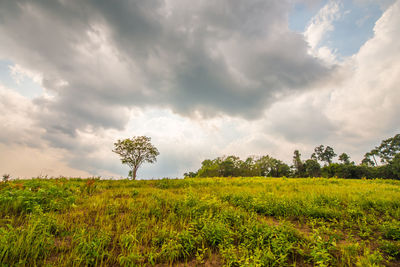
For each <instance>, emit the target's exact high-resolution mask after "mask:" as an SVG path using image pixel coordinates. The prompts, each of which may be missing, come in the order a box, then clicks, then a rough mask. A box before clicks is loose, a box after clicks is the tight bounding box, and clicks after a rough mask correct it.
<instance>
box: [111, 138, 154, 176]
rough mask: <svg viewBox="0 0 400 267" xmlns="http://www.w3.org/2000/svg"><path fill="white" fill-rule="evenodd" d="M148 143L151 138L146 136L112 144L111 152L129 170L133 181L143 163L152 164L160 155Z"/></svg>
mask: <svg viewBox="0 0 400 267" xmlns="http://www.w3.org/2000/svg"><path fill="white" fill-rule="evenodd" d="M150 141H151V138H150V137H147V136H134V137H133V138H131V139H129V138H127V139H124V140H118V141H117V142H116V143H114V150H113V152H115V153H117V154H118V155H119V156H120V157H121V161H122V163H123V164H127V165H128V166H129V167H130V168H131V172H130V173H131V177H132V179H133V180H135V179H136V174H137V170H138V169H139V167H140V166H141V165H142V164H143V163H144V162H149V163H154V162H156V160H157V159H156V157H157V156H158V155H159V154H160V153H159V152H158V150H157V148H156V147H154V146H153V145H152V144H151V142H150Z"/></svg>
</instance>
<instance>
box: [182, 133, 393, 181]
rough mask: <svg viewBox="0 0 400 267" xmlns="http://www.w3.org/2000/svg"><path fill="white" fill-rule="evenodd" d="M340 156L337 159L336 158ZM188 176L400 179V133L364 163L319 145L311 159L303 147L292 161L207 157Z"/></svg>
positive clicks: (366, 155) (267, 157)
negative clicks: (306, 156)
mask: <svg viewBox="0 0 400 267" xmlns="http://www.w3.org/2000/svg"><path fill="white" fill-rule="evenodd" d="M336 157H337V162H334V159H335V158H336ZM184 176H185V177H238V176H247V177H250V176H265V177H282V176H286V177H340V178H353V179H361V178H368V179H370V178H385V179H400V134H397V135H395V136H394V137H391V138H388V139H386V140H383V141H382V142H381V144H380V145H379V146H377V147H375V148H374V149H372V150H371V151H370V152H367V153H366V154H365V155H364V158H363V160H362V161H361V163H360V164H356V163H355V162H354V161H351V159H350V156H349V155H348V154H347V153H342V154H340V155H339V156H338V155H337V154H336V153H335V151H334V149H333V148H332V147H330V146H326V147H325V146H324V145H320V146H317V147H315V149H314V152H313V153H312V154H311V156H310V158H309V159H306V160H303V159H302V158H301V153H300V151H299V150H295V151H294V153H293V161H292V164H291V165H289V164H286V163H285V162H283V161H281V160H279V159H275V158H273V157H271V156H269V155H265V156H250V157H248V158H246V159H245V160H241V159H240V158H239V157H237V156H234V155H230V156H223V157H218V158H216V159H206V160H204V161H203V162H202V163H201V167H200V169H199V170H197V171H196V172H188V173H185V174H184Z"/></svg>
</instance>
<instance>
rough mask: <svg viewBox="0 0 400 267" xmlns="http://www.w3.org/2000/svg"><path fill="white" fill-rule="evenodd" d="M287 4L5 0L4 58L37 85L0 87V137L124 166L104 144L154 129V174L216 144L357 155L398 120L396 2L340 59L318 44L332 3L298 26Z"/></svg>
mask: <svg viewBox="0 0 400 267" xmlns="http://www.w3.org/2000/svg"><path fill="white" fill-rule="evenodd" d="M295 2H298V1H290V0H287V1H262V0H250V1H239V0H237V1H229V0H223V1H218V2H215V1H214V2H213V1H196V2H188V1H184V0H149V1H145V2H143V1H118V2H111V1H106V0H103V1H78V0H71V1H52V0H48V1H26V0H15V1H3V2H2V3H1V4H0V36H2V38H1V42H0V59H6V60H9V61H12V62H14V63H15V64H16V65H15V66H14V67H13V73H14V75H15V77H16V78H17V79H18V75H25V76H27V77H30V78H31V79H33V80H34V81H35V82H37V83H39V84H40V85H41V86H42V87H43V88H44V93H43V94H42V95H41V96H39V97H35V98H34V99H33V100H30V99H28V98H25V97H23V96H21V95H19V94H17V93H15V92H12V91H11V89H10V88H5V87H2V88H0V89H1V90H0V99H1V103H0V111H2V113H1V114H2V115H0V122H2V123H4V124H3V125H7V126H8V127H7V128H6V130H4V131H3V132H1V133H0V142H1V143H3V144H6V145H7V144H8V145H10V146H11V144H12V145H15V144H16V145H18V146H19V147H20V148H22V147H24V146H27V147H36V148H40V149H42V150H43V151H50V150H52V151H53V152H54V149H55V150H57V151H64V152H65V153H64V155H63V157H62V160H65V161H66V162H67V163H68V164H69V166H72V167H74V168H76V169H77V170H84V171H86V172H89V173H92V174H100V173H101V174H104V173H106V174H121V173H122V171H121V169H120V165H119V162H118V160H117V159H116V158H115V157H113V155H112V154H111V152H110V151H111V147H112V143H113V142H114V141H115V139H116V138H126V137H130V136H132V135H142V134H144V135H149V136H152V137H153V141H154V142H155V143H156V144H157V145H158V147H159V148H160V151H161V152H162V153H161V157H160V164H159V165H157V166H156V167H155V168H156V171H154V169H153V170H150V169H148V168H146V167H145V168H144V170H143V173H144V174H146V175H148V176H150V177H151V176H157V175H158V176H167V175H174V174H175V175H180V174H181V172H183V171H186V170H188V169H190V168H191V166H195V165H196V164H199V162H200V161H201V159H203V158H206V157H213V156H219V155H221V154H238V155H241V156H245V155H249V154H265V153H271V154H273V155H274V156H276V157H280V158H284V159H289V160H290V153H291V151H292V150H293V149H296V148H301V149H304V150H305V151H310V150H311V149H312V146H315V145H317V144H319V143H326V142H328V143H329V142H330V143H329V144H331V143H332V144H335V145H337V146H338V147H339V148H340V149H343V150H345V149H346V146H347V147H349V146H352V145H354V147H350V148H349V149H350V151H349V152H353V153H356V154H360V153H361V150H365V149H366V148H367V147H368V146H369V145H371V142H373V140H378V141H379V140H381V139H383V137H386V136H387V135H390V134H392V133H394V132H396V131H398V127H397V126H396V125H399V123H398V122H399V119H398V118H399V117H400V116H398V114H400V111H399V108H398V106H397V105H396V103H395V100H396V99H399V93H398V92H399V90H398V89H396V85H397V84H399V78H397V77H400V75H399V73H398V70H399V63H398V62H400V61H399V55H400V53H399V47H398V45H397V44H398V43H399V40H398V39H399V38H400V34H399V31H398V29H397V28H396V25H399V23H400V21H399V19H398V17H400V16H398V15H399V13H400V11H399V5H400V3H399V1H397V2H396V3H395V4H393V5H389V4H388V1H382V9H383V10H385V12H384V14H383V16H382V17H381V19H380V20H379V21H378V22H377V24H376V26H375V29H374V37H373V38H372V39H371V40H369V41H368V42H366V43H365V44H364V46H363V47H362V48H361V49H360V51H359V53H358V54H356V55H354V56H352V57H350V58H345V59H344V60H343V61H339V60H338V59H337V58H336V56H335V54H334V52H332V51H334V47H329V46H328V44H329V43H328V44H326V43H324V44H323V45H322V46H321V41H322V40H323V39H324V38H326V36H328V35H327V34H328V33H329V31H333V30H334V27H333V22H334V21H335V20H336V19H338V18H340V16H341V15H342V13H341V12H342V10H341V8H340V4H339V2H337V1H329V2H328V3H327V4H326V5H325V6H324V7H323V8H322V9H321V10H320V11H319V13H318V14H316V16H315V17H314V18H312V19H311V20H310V23H309V25H308V28H307V30H306V32H305V33H304V34H301V33H297V32H294V31H291V30H290V29H289V27H288V16H289V14H290V11H291V10H292V8H293V4H294V3H295ZM305 2H307V3H308V4H311V5H315V2H318V1H305ZM357 2H358V3H360V4H362V2H363V1H357ZM355 140H356V141H355ZM357 140H358V141H357ZM357 145H358V148H357ZM163 151H165V152H164V154H163ZM283 154H285V155H287V154H289V157H286V156H283ZM168 166H170V167H168ZM124 171H125V170H124ZM154 173H156V174H154Z"/></svg>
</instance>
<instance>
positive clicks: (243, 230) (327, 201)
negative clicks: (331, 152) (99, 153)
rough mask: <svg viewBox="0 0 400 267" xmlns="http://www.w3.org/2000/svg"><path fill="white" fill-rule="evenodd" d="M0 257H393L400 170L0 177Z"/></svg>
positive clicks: (397, 243) (255, 262) (15, 260)
mask: <svg viewBox="0 0 400 267" xmlns="http://www.w3.org/2000/svg"><path fill="white" fill-rule="evenodd" d="M0 265H1V266H16V265H21V266H25V265H27V266H32V265H40V266H43V265H44V266H46V265H47V266H221V265H226V266H381V265H383V266H385V265H386V266H399V265H400V181H393V180H341V179H322V178H321V179H312V178H307V179H287V178H212V179H211V178H205V179H184V180H165V179H164V180H152V181H103V180H98V179H88V180H85V179H49V180H45V179H33V180H17V181H10V182H7V183H6V182H2V183H0Z"/></svg>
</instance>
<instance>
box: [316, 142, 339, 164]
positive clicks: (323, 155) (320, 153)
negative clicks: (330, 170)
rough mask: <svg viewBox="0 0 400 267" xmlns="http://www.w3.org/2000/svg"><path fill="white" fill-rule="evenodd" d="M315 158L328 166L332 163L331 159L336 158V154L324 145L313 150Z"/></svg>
mask: <svg viewBox="0 0 400 267" xmlns="http://www.w3.org/2000/svg"><path fill="white" fill-rule="evenodd" d="M314 153H315V156H316V158H317V159H318V160H320V161H323V162H326V163H327V164H328V165H329V164H331V163H332V159H333V158H334V157H336V153H335V152H334V151H333V148H332V147H330V146H327V147H325V146H324V145H320V146H317V147H316V148H315V149H314Z"/></svg>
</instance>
